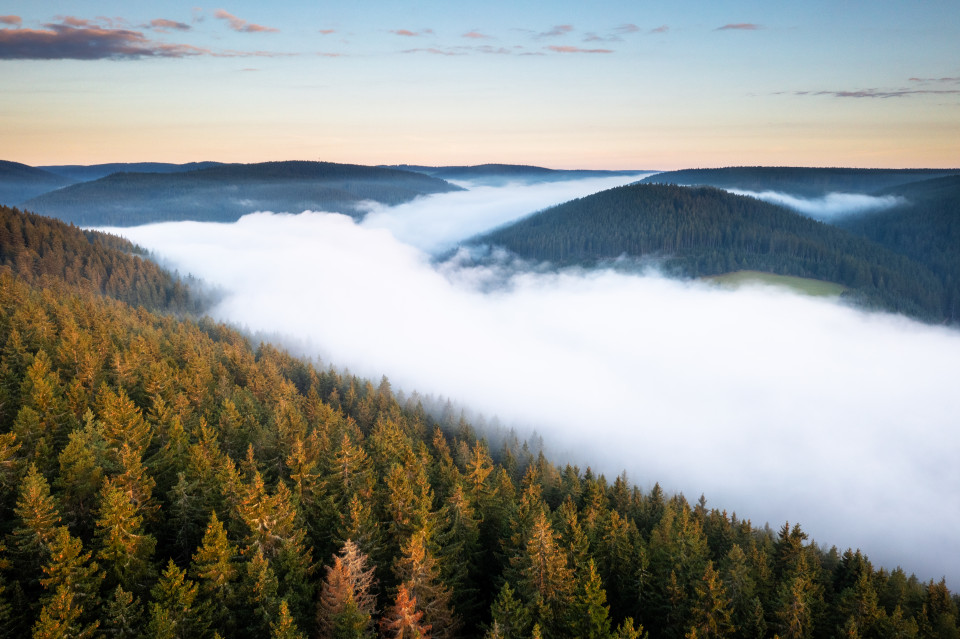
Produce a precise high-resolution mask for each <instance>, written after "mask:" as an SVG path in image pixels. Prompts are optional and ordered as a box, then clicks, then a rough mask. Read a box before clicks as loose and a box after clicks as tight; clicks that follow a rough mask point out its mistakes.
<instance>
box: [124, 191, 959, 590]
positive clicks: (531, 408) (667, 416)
mask: <svg viewBox="0 0 960 639" xmlns="http://www.w3.org/2000/svg"><path fill="white" fill-rule="evenodd" d="M514 188H515V187H508V188H505V189H502V190H501V199H503V200H509V196H510V195H511V194H512V193H513V192H514ZM517 192H519V191H517ZM442 197H444V196H440V198H442ZM487 197H488V199H489V198H490V197H492V196H491V194H489V193H488V194H487ZM438 199H439V198H438ZM431 200H432V198H425V199H423V200H420V201H419V205H420V207H422V208H420V207H418V206H417V205H416V204H415V205H410V206H407V207H405V208H402V209H396V210H393V211H390V210H381V211H379V213H378V215H379V221H377V220H376V217H372V218H371V220H370V221H369V222H368V223H365V224H363V225H358V224H356V223H355V222H354V221H353V220H351V219H350V218H347V217H344V216H341V215H335V214H325V213H306V214H303V215H273V214H268V213H258V214H254V215H249V216H247V217H244V218H243V219H241V220H240V221H239V222H237V223H235V224H228V225H224V224H201V223H176V224H161V225H154V226H147V227H138V228H127V229H114V230H113V232H116V233H119V234H122V235H125V236H127V237H130V238H131V239H132V240H133V241H135V242H137V243H139V244H141V245H143V246H146V247H148V248H149V249H151V250H154V251H156V253H157V254H158V255H159V256H161V257H163V258H166V259H169V260H170V261H171V263H172V264H173V265H174V266H176V267H177V268H179V269H180V270H181V272H190V273H193V274H195V275H198V276H200V277H202V278H204V279H206V280H208V281H209V282H211V283H214V284H217V285H219V286H222V287H224V289H226V290H227V291H228V292H229V295H228V297H227V298H226V299H225V300H224V301H223V303H222V304H221V305H220V306H219V307H218V308H217V309H216V311H215V314H216V315H217V316H218V317H219V318H221V319H225V320H230V321H234V322H237V323H239V324H241V325H244V326H247V327H248V328H250V329H253V330H264V331H277V332H280V333H284V334H287V335H290V336H293V338H294V340H295V341H296V343H298V344H300V345H304V344H305V345H306V346H303V348H304V349H305V350H306V351H307V352H309V353H311V354H317V355H320V356H322V357H323V358H324V359H325V360H326V361H327V362H331V363H334V364H336V365H338V366H348V367H350V369H351V370H352V371H354V372H358V373H360V374H363V375H368V376H371V377H374V378H378V377H379V375H381V374H387V375H388V376H389V377H390V379H391V381H392V382H393V383H394V385H395V387H402V388H403V389H405V390H406V391H408V392H409V391H412V390H418V391H420V392H422V393H433V394H442V395H446V396H449V397H452V398H454V399H457V400H460V401H463V402H465V403H466V404H467V405H469V406H471V407H474V408H476V409H479V410H482V411H484V412H486V413H487V414H488V415H491V414H497V415H498V416H499V417H500V418H501V419H502V420H504V421H506V422H508V423H518V424H524V425H529V426H533V427H536V428H538V429H539V431H540V432H541V433H542V434H543V435H544V436H545V439H546V441H547V443H548V445H549V446H551V448H552V450H553V451H554V452H558V453H560V452H563V451H567V452H568V456H569V458H570V459H573V460H574V461H576V462H578V463H580V464H581V465H584V464H587V463H590V464H592V466H593V467H594V469H597V470H601V471H604V472H607V473H612V474H615V473H617V472H619V471H620V470H621V469H626V470H627V471H628V473H629V475H630V477H631V479H632V480H633V481H635V482H638V483H639V484H640V485H641V486H643V487H645V488H648V487H649V486H650V485H652V483H653V482H654V481H660V482H661V483H662V484H663V485H664V486H665V487H666V488H668V489H671V490H682V491H684V492H685V493H686V494H687V495H688V496H689V497H690V498H691V499H696V497H697V496H699V494H700V493H701V492H703V493H705V494H706V495H707V497H708V499H709V500H710V504H711V505H714V506H717V507H723V508H725V509H727V510H736V511H737V513H738V514H739V515H740V516H743V517H750V518H752V519H753V521H754V522H755V523H759V524H762V523H763V522H764V521H769V522H771V524H772V525H775V526H776V525H778V524H780V523H782V522H783V521H785V520H788V519H789V520H790V521H791V522H796V521H799V522H800V523H801V524H802V525H803V526H804V529H805V530H807V531H809V532H810V533H812V535H813V536H814V537H815V538H816V539H817V541H819V542H821V543H828V544H837V545H838V546H840V547H846V546H853V547H861V548H863V549H864V551H866V552H867V553H868V554H869V555H870V556H871V558H872V559H874V560H875V562H877V563H878V564H880V565H892V564H894V563H897V562H899V563H902V564H903V565H904V567H905V568H906V569H907V570H908V571H916V572H917V573H918V574H919V575H920V576H921V578H924V579H926V578H930V577H939V576H940V575H941V574H946V575H947V576H948V578H949V579H950V580H952V581H954V582H955V583H956V581H957V580H960V539H958V538H957V537H956V535H955V534H954V533H955V531H956V530H958V529H960V507H958V506H960V503H958V497H957V491H956V486H957V485H958V482H960V466H958V465H957V464H956V463H955V460H956V456H957V448H958V441H960V436H958V434H957V433H956V428H955V425H956V415H957V414H960V395H958V394H957V393H956V392H955V391H956V388H955V386H956V379H957V377H958V375H960V334H958V333H957V332H954V331H949V330H945V329H941V328H934V327H929V326H924V325H920V324H917V323H914V322H911V321H908V320H905V319H903V318H898V317H893V316H887V315H867V314H864V313H861V312H858V311H854V310H851V309H848V308H845V307H843V306H841V305H839V304H836V303H831V302H825V301H818V300H814V299H809V298H802V297H797V296H794V295H791V294H787V293H783V292H780V291H777V290H769V289H750V288H748V289H741V290H739V291H726V290H719V289H716V288H712V287H709V286H707V285H701V284H689V283H687V284H685V283H680V282H676V281H671V280H667V279H664V278H661V277H658V276H656V275H655V274H650V275H647V276H637V275H625V274H622V273H616V272H613V271H593V272H580V271H575V270H574V271H564V272H561V273H553V274H544V273H539V274H538V273H533V272H530V271H523V270H512V269H513V266H514V265H512V264H511V263H510V262H509V261H503V262H500V263H498V264H495V265H487V266H465V265H464V263H461V262H460V261H459V260H458V259H456V258H454V259H452V260H450V261H448V262H445V263H443V264H440V265H436V264H434V263H433V261H432V259H431V256H430V254H428V253H426V252H423V251H421V250H420V249H418V248H416V247H414V246H411V245H409V244H407V243H404V242H403V241H400V240H398V239H397V237H396V236H395V235H394V233H393V232H391V231H390V230H387V229H388V228H390V229H394V231H395V232H396V233H397V236H399V237H400V238H408V237H409V236H408V233H410V232H412V229H415V228H417V227H418V226H419V225H420V224H421V223H426V221H428V220H435V219H436V215H437V211H439V210H440V208H442V207H436V208H435V210H434V211H432V212H431V211H429V210H427V209H430V208H431V207H434V206H435V203H434V202H432V201H431ZM447 204H452V202H451V201H449V200H448V201H447ZM491 208H492V209H495V208H496V207H491ZM459 214H460V211H459V209H457V208H456V207H452V208H450V209H449V211H448V217H449V218H452V219H453V220H456V219H458V217H459ZM391 215H392V216H394V217H395V218H396V219H395V220H393V221H392V222H391V221H389V220H388V218H389V217H390V216H391ZM489 215H490V218H491V225H492V224H496V223H498V222H496V221H495V220H502V219H506V218H509V217H510V215H511V214H510V213H507V212H503V213H497V211H496V210H491V211H489ZM463 216H464V224H463V229H461V231H460V232H459V237H460V238H464V237H467V236H469V235H472V234H473V233H475V232H476V231H477V226H478V222H477V218H478V216H479V209H476V210H473V211H470V210H466V211H464V213H463ZM453 225H455V223H453ZM420 228H423V227H420ZM457 236H458V233H457V232H456V230H455V229H453V228H451V229H448V230H447V231H445V232H442V233H438V234H437V237H436V238H433V239H431V240H429V241H425V242H422V244H424V245H427V246H437V245H445V244H448V243H449V242H450V241H452V240H453V239H454V238H456V237H457ZM493 282H499V283H500V286H491V283H493Z"/></svg>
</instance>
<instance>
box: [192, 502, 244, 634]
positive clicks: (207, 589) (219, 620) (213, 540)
mask: <svg viewBox="0 0 960 639" xmlns="http://www.w3.org/2000/svg"><path fill="white" fill-rule="evenodd" d="M190 576H191V577H192V578H193V579H194V580H196V581H197V584H198V585H199V588H200V599H201V600H202V602H203V603H204V605H206V606H207V607H208V608H209V609H210V610H211V621H212V625H213V627H214V628H215V629H217V630H221V631H223V633H224V634H226V635H230V634H233V632H232V631H233V621H234V618H233V615H232V614H231V611H233V610H235V609H236V607H237V596H238V593H237V588H238V582H239V578H240V567H239V561H238V552H237V548H236V546H235V545H234V544H232V543H231V542H230V540H229V539H227V533H226V531H225V530H224V528H223V524H222V523H220V520H219V519H218V518H217V513H215V512H214V513H211V515H210V523H209V524H208V525H207V531H206V533H205V534H204V536H203V542H202V543H201V544H200V547H199V548H198V549H197V552H196V553H195V554H194V555H193V563H192V564H191V567H190Z"/></svg>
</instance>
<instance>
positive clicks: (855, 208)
mask: <svg viewBox="0 0 960 639" xmlns="http://www.w3.org/2000/svg"><path fill="white" fill-rule="evenodd" d="M727 191H729V192H730V193H736V194H737V195H749V196H750V197H755V198H757V199H758V200H763V201H764V202H770V203H771V204H779V205H780V206H785V207H787V208H789V209H793V210H794V211H796V212H798V213H802V214H804V215H806V216H807V217H812V218H814V219H816V220H822V221H824V222H830V221H832V220H837V219H840V218H844V217H847V216H850V215H861V214H863V213H875V212H877V211H885V210H887V209H890V208H893V207H895V206H898V205H900V204H904V203H905V202H906V200H905V199H904V198H902V197H900V196H898V195H865V194H863V193H828V194H827V195H824V196H823V197H816V198H803V197H798V196H795V195H790V194H788V193H779V192H777V191H762V192H759V193H758V192H756V191H742V190H739V189H727Z"/></svg>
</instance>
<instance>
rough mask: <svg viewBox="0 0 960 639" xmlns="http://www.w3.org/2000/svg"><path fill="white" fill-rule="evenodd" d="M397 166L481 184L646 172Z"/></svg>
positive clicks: (507, 166)
mask: <svg viewBox="0 0 960 639" xmlns="http://www.w3.org/2000/svg"><path fill="white" fill-rule="evenodd" d="M396 168H398V169H404V170H407V171H416V172H417V173H423V174H424V175H430V176H433V177H436V178H440V179H443V180H463V181H469V182H472V183H474V184H482V185H484V186H502V185H504V184H508V183H511V182H520V183H523V184H535V183H541V182H562V181H564V180H581V179H585V178H593V177H617V176H623V175H634V174H637V173H645V171H604V170H588V169H547V168H544V167H542V166H529V165H525V164H478V165H475V166H415V165H399V166H397V167H396Z"/></svg>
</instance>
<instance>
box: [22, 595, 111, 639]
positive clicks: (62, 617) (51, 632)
mask: <svg viewBox="0 0 960 639" xmlns="http://www.w3.org/2000/svg"><path fill="white" fill-rule="evenodd" d="M82 613H83V609H82V608H81V607H80V606H79V605H77V603H76V601H75V597H74V593H73V592H72V591H71V590H70V588H69V587H67V586H65V585H61V586H60V587H59V588H57V591H56V592H55V593H54V595H53V597H52V598H51V599H50V601H49V602H48V603H47V604H46V605H45V606H44V607H43V609H42V610H41V611H40V617H39V618H38V619H37V622H36V623H35V624H34V626H33V639H88V638H89V637H93V636H94V633H95V632H96V629H97V626H98V625H99V622H96V621H95V622H93V623H92V624H89V625H84V624H83V623H82V622H81V621H80V615H81V614H82Z"/></svg>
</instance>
